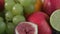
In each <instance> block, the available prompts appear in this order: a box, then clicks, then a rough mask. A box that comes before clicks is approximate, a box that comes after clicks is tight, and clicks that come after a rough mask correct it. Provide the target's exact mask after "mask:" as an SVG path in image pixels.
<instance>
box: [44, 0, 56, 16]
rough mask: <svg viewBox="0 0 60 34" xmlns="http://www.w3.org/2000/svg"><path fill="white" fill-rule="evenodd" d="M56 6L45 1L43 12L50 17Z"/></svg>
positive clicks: (48, 0)
mask: <svg viewBox="0 0 60 34" xmlns="http://www.w3.org/2000/svg"><path fill="white" fill-rule="evenodd" d="M54 9H55V8H54V6H53V5H52V4H51V1H50V0H44V1H43V10H44V11H45V12H46V13H47V14H48V15H49V16H50V15H51V13H52V12H53V10H54Z"/></svg>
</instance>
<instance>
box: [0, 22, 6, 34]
mask: <svg viewBox="0 0 60 34" xmlns="http://www.w3.org/2000/svg"><path fill="white" fill-rule="evenodd" d="M5 29H6V24H5V23H4V22H0V34H1V33H3V32H4V31H5Z"/></svg>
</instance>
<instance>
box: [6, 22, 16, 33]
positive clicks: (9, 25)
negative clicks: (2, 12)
mask: <svg viewBox="0 0 60 34" xmlns="http://www.w3.org/2000/svg"><path fill="white" fill-rule="evenodd" d="M14 28H15V27H14V24H13V23H10V22H9V23H7V27H6V33H7V34H14Z"/></svg>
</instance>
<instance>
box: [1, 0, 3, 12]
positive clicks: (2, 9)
mask: <svg viewBox="0 0 60 34" xmlns="http://www.w3.org/2000/svg"><path fill="white" fill-rule="evenodd" d="M3 10H4V0H0V12H2V11H3Z"/></svg>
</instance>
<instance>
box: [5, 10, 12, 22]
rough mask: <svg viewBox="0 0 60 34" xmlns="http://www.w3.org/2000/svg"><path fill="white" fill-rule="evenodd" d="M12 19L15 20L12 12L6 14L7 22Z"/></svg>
mask: <svg viewBox="0 0 60 34" xmlns="http://www.w3.org/2000/svg"><path fill="white" fill-rule="evenodd" d="M12 18H13V14H12V12H10V11H8V12H6V14H5V19H6V21H11V20H12Z"/></svg>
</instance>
